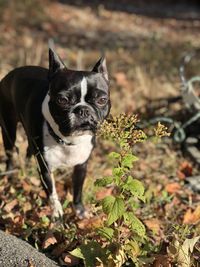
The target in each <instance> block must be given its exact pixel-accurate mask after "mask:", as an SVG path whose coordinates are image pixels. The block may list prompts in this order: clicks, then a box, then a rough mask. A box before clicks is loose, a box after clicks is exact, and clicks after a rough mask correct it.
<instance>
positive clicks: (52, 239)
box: [42, 231, 57, 249]
mask: <svg viewBox="0 0 200 267" xmlns="http://www.w3.org/2000/svg"><path fill="white" fill-rule="evenodd" d="M56 243H57V240H56V238H55V236H54V234H53V232H52V231H49V232H48V233H47V234H46V236H45V239H44V241H43V244H42V248H43V249H46V248H48V247H49V246H50V245H54V244H56Z"/></svg>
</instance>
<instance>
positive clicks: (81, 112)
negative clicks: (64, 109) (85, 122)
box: [74, 106, 90, 118]
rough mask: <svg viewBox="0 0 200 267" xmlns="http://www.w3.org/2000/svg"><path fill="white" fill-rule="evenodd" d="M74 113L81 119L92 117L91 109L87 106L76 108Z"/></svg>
mask: <svg viewBox="0 0 200 267" xmlns="http://www.w3.org/2000/svg"><path fill="white" fill-rule="evenodd" d="M74 113H75V114H76V115H78V116H79V117H80V118H88V117H89V116H90V109H89V108H88V107H87V106H78V107H76V108H75V110H74Z"/></svg>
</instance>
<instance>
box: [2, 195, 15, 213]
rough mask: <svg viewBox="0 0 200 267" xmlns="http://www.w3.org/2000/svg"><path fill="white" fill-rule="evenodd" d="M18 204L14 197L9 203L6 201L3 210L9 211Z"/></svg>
mask: <svg viewBox="0 0 200 267" xmlns="http://www.w3.org/2000/svg"><path fill="white" fill-rule="evenodd" d="M17 204H18V200H17V199H16V198H15V199H13V200H12V201H10V202H9V203H7V204H6V205H5V206H4V208H3V209H4V210H5V211H6V212H10V211H11V210H12V209H13V208H14V207H15V206H16V205H17Z"/></svg>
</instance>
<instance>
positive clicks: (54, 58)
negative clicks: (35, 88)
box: [49, 48, 66, 78]
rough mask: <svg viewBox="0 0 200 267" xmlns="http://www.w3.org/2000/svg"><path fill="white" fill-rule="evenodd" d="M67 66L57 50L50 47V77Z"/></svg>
mask: <svg viewBox="0 0 200 267" xmlns="http://www.w3.org/2000/svg"><path fill="white" fill-rule="evenodd" d="M64 68H66V66H65V64H64V63H63V61H62V60H61V59H60V57H59V56H58V55H57V54H56V52H55V51H54V50H53V49H51V48H49V78H51V77H52V76H53V75H54V74H55V73H56V72H57V71H58V70H60V69H64Z"/></svg>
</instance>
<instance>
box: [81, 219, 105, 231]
mask: <svg viewBox="0 0 200 267" xmlns="http://www.w3.org/2000/svg"><path fill="white" fill-rule="evenodd" d="M102 219H103V218H102V216H95V217H92V218H89V219H83V220H81V221H79V222H78V227H79V229H82V230H87V229H91V228H97V227H101V226H102V224H103V221H102Z"/></svg>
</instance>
